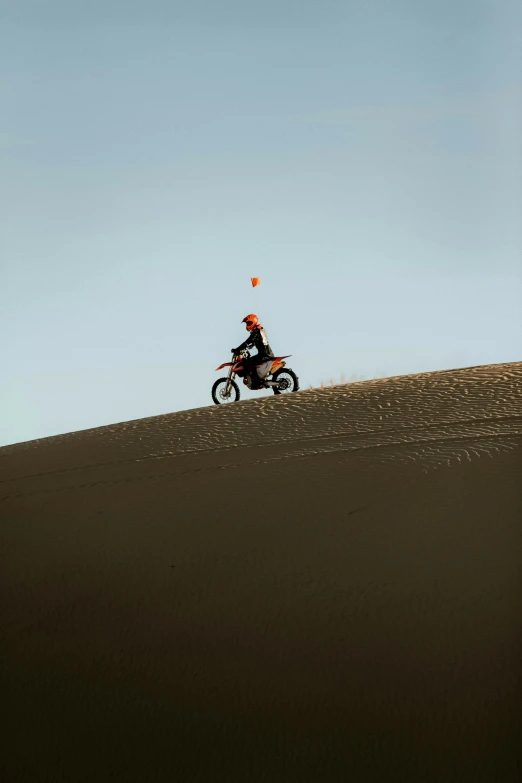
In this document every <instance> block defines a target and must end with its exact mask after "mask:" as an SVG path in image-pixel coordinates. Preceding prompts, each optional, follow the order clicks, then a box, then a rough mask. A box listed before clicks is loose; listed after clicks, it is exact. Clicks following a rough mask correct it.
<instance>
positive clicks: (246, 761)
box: [0, 362, 522, 783]
mask: <svg viewBox="0 0 522 783" xmlns="http://www.w3.org/2000/svg"><path fill="white" fill-rule="evenodd" d="M521 445H522V362H514V363H510V364H503V365H492V366H488V367H472V368H464V369H459V370H449V371H446V372H437V373H423V374H419V375H415V376H407V377H397V378H390V379H379V380H375V381H365V382H360V383H357V384H345V385H340V386H336V387H326V388H324V389H315V390H307V391H302V392H299V393H297V394H294V395H291V396H288V397H285V396H281V397H274V398H270V397H267V398H261V399H257V400H246V401H244V402H240V403H237V404H234V405H229V406H223V407H214V406H213V407H208V408H202V409H197V410H189V411H183V412H180V413H173V414H167V415H162V416H156V417H152V418H148V419H142V420H136V421H131V422H124V423H121V424H116V425H113V426H109V427H101V428H96V429H91V430H85V431H81V432H76V433H70V434H66V435H61V436H57V437H53V438H46V439H42V440H38V441H31V442H27V443H21V444H16V445H13V446H6V447H4V448H1V449H0V520H1V522H0V532H1V551H2V569H0V586H1V591H0V629H1V636H0V642H1V649H2V655H3V661H4V664H5V665H4V667H3V668H4V669H5V670H6V671H7V674H8V676H7V677H6V678H4V687H3V692H4V694H5V697H4V699H3V701H4V711H5V713H6V717H7V718H8V721H7V725H8V729H7V731H6V732H5V733H4V743H5V748H6V752H5V753H4V754H3V757H2V760H1V761H0V773H1V774H2V779H5V780H9V781H10V782H11V781H28V780H31V781H48V780H52V781H68V782H69V781H86V782H87V781H94V780H96V781H105V780H107V781H110V780H118V781H120V780H121V781H134V780H136V781H138V780H139V781H143V780H151V781H171V780H173V779H175V780H187V781H188V780H194V781H200V780H201V781H208V780H227V781H236V780H237V781H242V782H243V781H265V780H266V781H290V780H296V781H323V780H324V781H333V782H334V783H335V782H336V781H345V780H348V779H353V780H356V781H373V780H379V781H381V780H386V781H415V783H417V781H442V780H443V781H445V782H446V781H462V780H470V781H474V783H480V782H481V781H484V783H486V782H487V783H491V781H495V780H499V781H503V782H504V781H505V782H506V783H511V781H513V783H514V782H515V781H518V780H519V779H520V772H521V765H520V761H521V758H520V751H519V748H520V746H521V745H520V742H519V740H520V739H521V737H522V731H521V729H522V723H521V718H520V709H519V707H520V696H521V694H522V687H521V686H522V666H521V661H522V645H521V639H520V616H521V615H522V581H521V567H520V545H521V543H522V531H521V525H520V522H521V519H522V487H521V478H520V477H521V469H522V450H521V448H520V446H521ZM28 747H29V748H30V749H31V752H30V753H28V752H27V748H28Z"/></svg>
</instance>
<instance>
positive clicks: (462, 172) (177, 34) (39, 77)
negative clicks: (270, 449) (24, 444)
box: [0, 0, 522, 445]
mask: <svg viewBox="0 0 522 783" xmlns="http://www.w3.org/2000/svg"><path fill="white" fill-rule="evenodd" d="M521 36H522V6H521V5H520V2H519V0H460V1H459V2H458V3H456V2H454V0H438V2H436V3H434V2H429V1H428V0H394V1H393V2H390V0H365V1H364V2H363V0H353V1H351V0H317V1H314V2H312V1H311V0H263V2H262V3H261V2H259V0H256V2H252V1H251V0H221V1H220V2H219V3H217V2H216V1H215V0H186V2H176V0H165V1H163V0H148V2H144V0H140V2H137V0H103V1H101V0H90V2H88V3H85V2H84V0H82V1H81V2H79V0H47V2H45V3H42V2H41V1H40V0H8V1H7V2H6V0H0V76H1V78H0V329H1V332H2V335H3V341H2V344H3V361H2V364H1V368H0V445H6V444H9V443H15V442H20V441H26V440H32V439H36V438H41V437H46V436H51V435H56V434H59V433H63V432H69V431H76V430H80V429H85V428H90V427H96V426H102V425H106V424H111V423H115V422H120V421H127V420H130V419H137V418H142V417H145V416H153V415H156V414H163V413H169V412H173V411H179V410H186V409H189V408H197V407H201V406H205V405H209V404H212V403H211V397H210V389H211V386H212V384H213V382H214V380H215V379H216V378H217V377H218V376H217V374H216V372H215V367H217V366H218V365H219V364H221V363H222V362H224V361H227V360H228V359H229V356H230V349H231V348H232V347H233V346H235V345H238V344H239V343H240V342H241V341H242V340H243V339H244V337H245V334H246V333H245V332H244V326H243V325H242V324H241V319H242V318H243V317H244V316H245V315H246V314H247V313H250V312H252V311H254V312H259V315H260V317H261V319H262V322H263V324H264V326H265V328H266V330H267V332H268V336H269V339H270V343H271V345H272V347H273V348H274V350H275V351H276V353H284V354H291V355H292V358H291V359H290V360H289V364H290V366H292V368H293V369H294V370H295V371H296V373H297V375H298V376H299V377H300V382H301V386H302V387H308V386H310V385H312V386H318V385H319V384H320V383H321V382H325V383H329V382H330V380H331V379H333V380H334V381H335V382H339V381H340V379H341V377H342V376H344V377H345V378H346V379H347V380H348V379H350V378H352V379H353V378H357V379H361V378H364V379H370V378H377V377H389V376H393V375H401V374H406V373H416V372H426V371H435V370H445V369H451V368H455V367H465V366H473V365H480V364H490V363H497V362H510V361H518V360H520V359H521V346H522V316H521V307H520V302H522V260H521V251H522V220H521V215H522V142H521V139H522V56H521V54H520V40H521ZM253 276H257V277H260V278H261V281H262V282H261V285H260V286H259V288H256V289H255V291H254V290H253V289H252V288H251V286H250V278H251V277H253ZM259 394H262V393H257V396H259ZM254 396H256V395H255V394H254V393H251V392H247V391H246V390H245V394H244V397H254Z"/></svg>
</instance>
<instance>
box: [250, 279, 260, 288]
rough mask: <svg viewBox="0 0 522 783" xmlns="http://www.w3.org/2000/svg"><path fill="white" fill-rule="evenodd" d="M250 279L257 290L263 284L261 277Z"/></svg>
mask: <svg viewBox="0 0 522 783" xmlns="http://www.w3.org/2000/svg"><path fill="white" fill-rule="evenodd" d="M250 279H251V280H252V288H255V287H256V285H259V283H260V282H261V278H260V277H251V278H250Z"/></svg>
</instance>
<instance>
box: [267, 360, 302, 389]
mask: <svg viewBox="0 0 522 783" xmlns="http://www.w3.org/2000/svg"><path fill="white" fill-rule="evenodd" d="M272 380H273V381H275V383H277V384H278V385H277V386H274V387H273V389H274V394H286V393H287V392H296V391H299V378H298V377H297V375H296V374H295V372H294V371H293V370H290V368H288V367H281V369H280V370H276V372H275V373H274V374H273V375H272Z"/></svg>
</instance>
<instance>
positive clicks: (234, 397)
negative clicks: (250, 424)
mask: <svg viewBox="0 0 522 783" xmlns="http://www.w3.org/2000/svg"><path fill="white" fill-rule="evenodd" d="M227 383H228V395H227ZM240 396H241V395H240V392H239V386H238V385H237V383H236V382H235V381H233V380H231V379H229V378H218V379H217V381H216V382H215V384H214V385H213V387H212V399H213V400H214V403H215V404H216V405H224V404H227V403H229V402H237V401H238V400H239V398H240Z"/></svg>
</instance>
